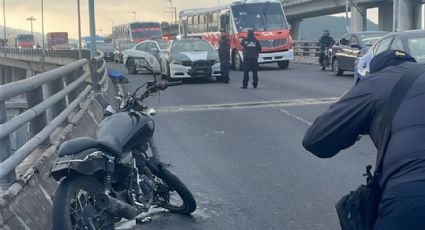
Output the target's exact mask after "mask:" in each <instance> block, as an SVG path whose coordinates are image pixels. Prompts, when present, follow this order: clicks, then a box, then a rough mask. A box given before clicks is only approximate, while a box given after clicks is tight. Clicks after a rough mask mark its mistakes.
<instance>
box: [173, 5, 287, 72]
mask: <svg viewBox="0 0 425 230" xmlns="http://www.w3.org/2000/svg"><path fill="white" fill-rule="evenodd" d="M179 27H180V36H183V37H184V36H186V37H201V38H203V39H205V40H208V41H209V42H210V43H211V44H212V45H213V46H214V47H216V48H217V47H218V43H219V41H220V32H219V31H220V30H225V31H227V32H228V33H229V38H230V43H231V57H232V65H233V67H234V68H235V69H236V70H241V69H242V64H243V63H242V60H243V52H242V50H243V48H242V45H241V41H242V39H243V38H245V37H246V36H247V34H248V33H247V32H248V30H249V29H253V30H254V33H255V36H256V38H257V39H258V40H259V41H260V43H261V46H262V51H261V53H260V56H259V58H258V62H259V63H260V64H261V63H273V62H274V63H277V64H278V66H279V68H281V69H286V68H288V66H289V61H290V60H292V59H293V56H294V55H293V44H292V37H291V35H290V26H289V24H288V22H287V20H286V16H285V13H284V10H283V8H282V4H281V2H280V1H278V0H267V1H266V0H242V1H237V2H233V3H231V4H228V5H222V6H215V7H211V8H202V9H191V10H184V11H182V12H180V14H179Z"/></svg>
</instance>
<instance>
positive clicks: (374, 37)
mask: <svg viewBox="0 0 425 230" xmlns="http://www.w3.org/2000/svg"><path fill="white" fill-rule="evenodd" d="M385 35H386V34H385V33H382V34H362V35H360V39H361V40H362V43H363V44H364V45H365V46H372V45H373V44H374V43H375V42H376V41H378V40H379V39H381V38H382V37H384V36H385Z"/></svg>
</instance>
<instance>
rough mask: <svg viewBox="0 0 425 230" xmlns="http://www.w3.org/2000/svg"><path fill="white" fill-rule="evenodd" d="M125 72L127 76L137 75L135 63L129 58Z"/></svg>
mask: <svg viewBox="0 0 425 230" xmlns="http://www.w3.org/2000/svg"><path fill="white" fill-rule="evenodd" d="M126 66H127V70H128V73H129V74H136V73H137V69H136V62H135V61H134V59H133V58H129V59H128V60H127V64H126Z"/></svg>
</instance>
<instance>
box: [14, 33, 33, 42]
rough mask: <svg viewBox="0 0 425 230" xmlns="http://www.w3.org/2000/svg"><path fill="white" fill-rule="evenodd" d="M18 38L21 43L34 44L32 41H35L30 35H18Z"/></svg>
mask: <svg viewBox="0 0 425 230" xmlns="http://www.w3.org/2000/svg"><path fill="white" fill-rule="evenodd" d="M17 38H18V40H19V41H21V42H32V41H34V36H32V35H31V34H28V35H18V36H17Z"/></svg>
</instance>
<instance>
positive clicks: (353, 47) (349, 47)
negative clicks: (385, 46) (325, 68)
mask: <svg viewBox="0 0 425 230" xmlns="http://www.w3.org/2000/svg"><path fill="white" fill-rule="evenodd" d="M387 33H388V32H384V31H365V32H353V33H348V34H346V35H344V36H343V37H342V38H341V39H340V40H339V42H337V44H336V45H335V46H334V47H333V48H332V54H333V55H332V62H331V63H332V70H333V71H334V73H335V75H337V76H341V75H343V74H344V71H355V61H356V59H357V58H358V57H359V56H363V55H364V54H365V53H366V52H367V50H368V49H369V48H370V47H371V46H372V45H373V44H374V43H375V42H376V41H378V40H379V39H380V38H382V37H383V36H385V35H386V34H387Z"/></svg>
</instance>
